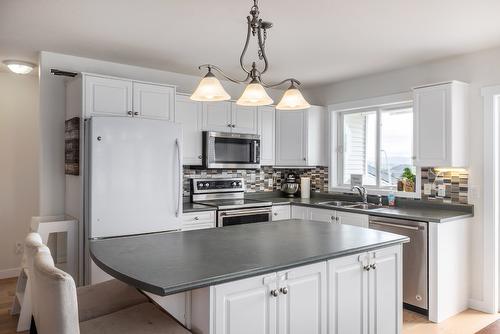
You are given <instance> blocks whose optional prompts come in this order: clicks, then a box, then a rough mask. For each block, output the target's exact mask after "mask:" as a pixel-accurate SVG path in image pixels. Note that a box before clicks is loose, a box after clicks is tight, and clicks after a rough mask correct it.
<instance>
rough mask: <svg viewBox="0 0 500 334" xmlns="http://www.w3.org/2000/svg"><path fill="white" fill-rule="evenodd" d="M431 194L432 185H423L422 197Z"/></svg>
mask: <svg viewBox="0 0 500 334" xmlns="http://www.w3.org/2000/svg"><path fill="white" fill-rule="evenodd" d="M431 192H432V184H430V183H426V184H424V195H430V194H431Z"/></svg>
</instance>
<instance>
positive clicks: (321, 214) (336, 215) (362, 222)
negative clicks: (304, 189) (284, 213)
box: [292, 205, 368, 228]
mask: <svg viewBox="0 0 500 334" xmlns="http://www.w3.org/2000/svg"><path fill="white" fill-rule="evenodd" d="M292 218H295V219H309V220H314V221H319V222H325V223H339V224H346V225H354V226H360V227H366V228H368V215H365V214H360V213H352V212H345V211H336V210H328V209H318V208H310V207H305V206H295V205H292Z"/></svg>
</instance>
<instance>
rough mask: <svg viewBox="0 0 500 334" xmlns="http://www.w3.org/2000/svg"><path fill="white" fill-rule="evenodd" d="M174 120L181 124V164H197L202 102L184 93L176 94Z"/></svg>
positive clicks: (200, 145) (198, 159)
mask: <svg viewBox="0 0 500 334" xmlns="http://www.w3.org/2000/svg"><path fill="white" fill-rule="evenodd" d="M175 121H176V122H177V123H180V124H181V126H182V138H183V142H182V154H183V164H184V165H191V166H199V165H201V164H202V163H203V161H202V133H201V131H202V121H203V119H202V103H201V102H198V101H193V100H191V99H190V98H189V96H186V95H179V94H178V95H177V96H176V106H175Z"/></svg>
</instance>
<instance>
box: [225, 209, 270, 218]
mask: <svg viewBox="0 0 500 334" xmlns="http://www.w3.org/2000/svg"><path fill="white" fill-rule="evenodd" d="M259 213H268V214H271V210H270V209H261V210H251V211H248V210H245V211H223V212H221V213H220V215H221V216H224V217H234V216H251V215H255V214H259Z"/></svg>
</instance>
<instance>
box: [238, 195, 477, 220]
mask: <svg viewBox="0 0 500 334" xmlns="http://www.w3.org/2000/svg"><path fill="white" fill-rule="evenodd" d="M246 196H247V197H249V198H252V199H257V200H258V199H261V200H266V201H271V202H272V203H273V205H287V204H293V205H298V206H308V207H314V208H320V209H329V210H336V211H346V212H354V213H362V214H367V215H371V216H379V217H390V218H399V219H410V220H420V221H426V222H432V223H445V222H449V221H453V220H458V219H463V218H468V217H473V216H474V207H473V206H472V205H461V204H446V203H439V202H434V203H433V202H431V201H421V200H399V201H398V205H397V206H395V207H388V206H384V207H381V208H377V209H371V210H364V209H355V208H346V207H332V206H327V205H321V204H319V203H323V202H327V201H334V200H344V201H345V200H349V199H348V198H349V196H346V195H343V196H342V195H340V196H339V195H337V194H328V193H321V194H312V197H311V198H308V199H303V198H300V197H293V198H288V197H282V196H280V193H279V192H270V193H247V194H246ZM350 197H351V200H356V199H352V197H353V196H350ZM358 200H359V199H358Z"/></svg>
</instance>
